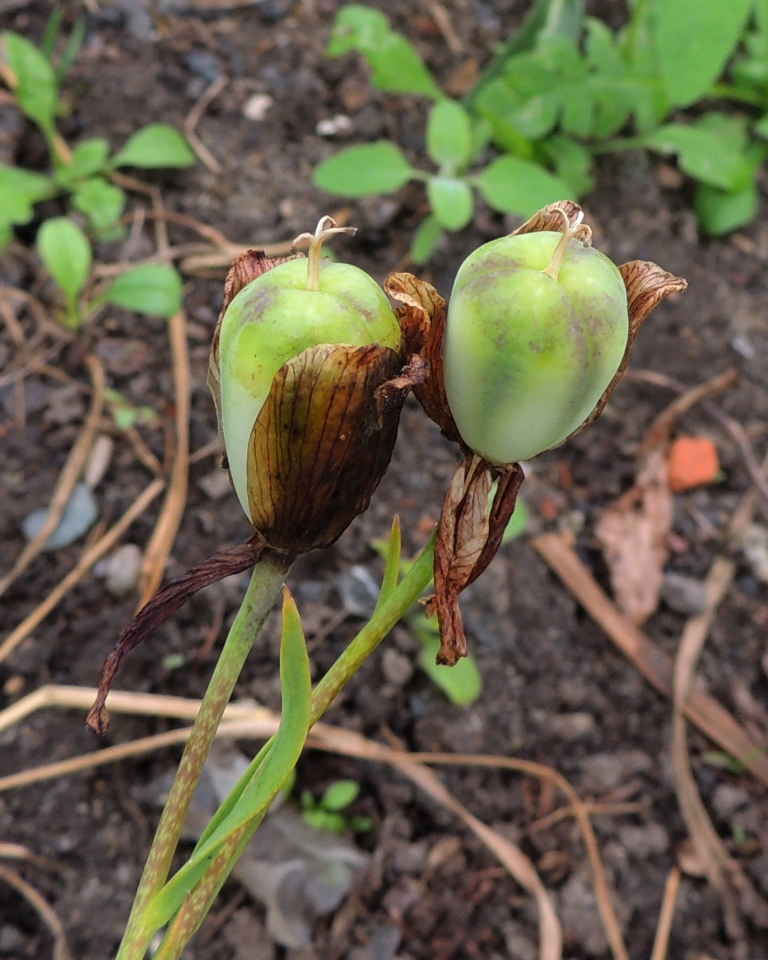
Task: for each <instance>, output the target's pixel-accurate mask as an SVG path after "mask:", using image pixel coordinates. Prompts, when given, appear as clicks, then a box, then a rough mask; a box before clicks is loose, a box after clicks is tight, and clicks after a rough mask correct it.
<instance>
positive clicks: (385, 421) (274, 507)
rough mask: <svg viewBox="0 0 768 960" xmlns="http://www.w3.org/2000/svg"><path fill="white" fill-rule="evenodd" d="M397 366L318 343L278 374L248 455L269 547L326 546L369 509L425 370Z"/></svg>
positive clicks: (390, 354) (363, 350) (396, 359)
mask: <svg viewBox="0 0 768 960" xmlns="http://www.w3.org/2000/svg"><path fill="white" fill-rule="evenodd" d="M402 367H403V364H402V360H401V358H400V355H399V354H398V353H396V352H395V351H394V350H390V349H388V348H387V347H381V346H379V345H377V344H371V345H369V346H366V347H350V346H345V345H340V344H321V345H320V346H317V347H311V348H309V349H307V350H304V351H303V352H302V353H300V354H299V355H298V356H297V357H295V358H294V359H293V360H291V361H289V362H288V363H286V364H285V365H284V366H283V367H282V368H281V369H280V371H279V372H278V374H277V375H276V376H275V378H274V380H273V382H272V388H271V390H270V392H269V395H268V397H267V399H266V401H265V403H264V406H263V407H262V409H261V412H260V413H259V415H258V417H257V419H256V423H255V424H254V428H253V431H252V433H251V439H250V446H249V451H248V472H247V477H248V496H249V500H250V502H251V510H252V520H253V524H254V527H255V528H256V529H257V530H259V531H260V532H261V533H262V535H263V536H264V537H265V538H266V540H267V541H268V542H269V543H270V545H271V546H273V547H275V548H277V549H280V550H285V551H287V552H289V553H304V552H305V551H307V550H312V549H314V548H315V547H325V546H328V545H330V544H331V543H333V542H334V541H335V540H336V539H337V538H338V537H339V536H340V535H341V534H342V533H343V531H344V530H345V529H346V528H347V526H349V524H350V522H351V521H352V520H353V519H354V518H355V517H356V516H357V515H358V514H359V513H362V512H363V511H364V510H365V509H366V508H367V507H368V504H369V502H370V499H371V496H372V494H373V492H374V490H375V489H376V487H377V486H378V484H379V481H380V480H381V478H382V476H383V475H384V472H385V471H386V469H387V466H388V465H389V461H390V459H391V456H392V449H393V447H394V444H395V439H396V437H397V428H398V422H399V413H400V410H401V408H402V405H403V402H404V400H405V397H406V394H407V392H408V390H409V389H410V387H411V385H412V383H413V382H414V380H417V379H420V378H423V377H424V376H426V370H425V369H423V367H421V368H420V370H419V372H417V371H416V370H415V369H414V370H412V371H411V375H409V376H403V375H402ZM398 374H400V378H399V379H398V380H395V379H394V378H395V376H396V375H398Z"/></svg>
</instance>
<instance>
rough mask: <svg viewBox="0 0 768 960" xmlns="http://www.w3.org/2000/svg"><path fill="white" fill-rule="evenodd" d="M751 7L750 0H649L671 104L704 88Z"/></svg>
mask: <svg viewBox="0 0 768 960" xmlns="http://www.w3.org/2000/svg"><path fill="white" fill-rule="evenodd" d="M751 7H752V0H727V2H715V3H707V2H702V0H656V2H654V4H653V16H652V20H651V22H652V29H653V38H654V46H655V49H656V54H657V57H658V64H659V71H660V73H661V76H662V77H663V79H664V83H665V85H666V88H667V91H668V93H669V97H670V99H671V100H672V102H673V103H674V104H676V105H677V106H681V107H686V106H689V105H690V104H692V103H695V102H696V101H697V100H699V99H700V98H701V97H702V96H703V95H704V94H706V93H707V91H708V90H709V88H710V86H711V85H712V84H713V83H714V82H715V80H717V78H718V77H719V76H720V75H721V73H722V72H723V69H724V68H725V65H726V63H727V61H728V60H729V58H730V57H731V56H732V54H733V51H734V48H735V47H736V44H737V42H738V40H739V37H740V36H741V34H742V32H743V30H744V27H745V26H746V22H747V17H748V16H749V13H750V9H751ZM693 38H695V42H692V40H693Z"/></svg>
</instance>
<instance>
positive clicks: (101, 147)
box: [56, 137, 109, 186]
mask: <svg viewBox="0 0 768 960" xmlns="http://www.w3.org/2000/svg"><path fill="white" fill-rule="evenodd" d="M108 166H109V144H108V143H107V141H106V140H102V139H101V138H100V137H94V138H93V139H92V140H83V142H82V143H78V145H77V146H76V147H75V148H74V150H73V151H72V160H71V162H70V163H68V164H65V165H61V166H60V167H59V169H58V170H57V172H56V179H57V181H58V182H59V183H61V184H62V185H67V186H69V185H71V184H73V183H76V182H77V181H78V180H84V179H85V178H86V177H90V176H92V175H93V174H94V173H101V171H102V170H105V169H106V168H107V167H108Z"/></svg>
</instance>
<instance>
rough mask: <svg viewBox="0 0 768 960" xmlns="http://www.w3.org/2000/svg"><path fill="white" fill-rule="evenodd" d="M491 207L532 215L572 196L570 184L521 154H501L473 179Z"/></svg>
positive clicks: (502, 210) (522, 214) (503, 211)
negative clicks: (513, 155) (516, 155)
mask: <svg viewBox="0 0 768 960" xmlns="http://www.w3.org/2000/svg"><path fill="white" fill-rule="evenodd" d="M474 182H475V184H476V186H477V188H478V189H479V190H480V193H481V194H482V195H483V197H484V198H485V200H486V202H487V203H488V204H489V206H491V207H493V209H494V210H499V211H501V212H502V213H516V214H518V215H519V216H521V217H530V216H532V215H533V214H534V213H535V212H536V211H537V210H539V209H541V207H544V206H546V205H547V204H548V203H553V202H554V201H555V200H564V199H567V198H569V197H570V195H571V192H572V191H571V190H570V188H569V186H568V184H567V183H565V182H564V181H563V180H561V179H560V178H559V177H556V176H554V174H551V173H548V172H547V171H546V170H543V169H542V168H541V167H539V166H537V165H536V164H535V163H531V162H530V161H528V160H521V159H520V158H519V157H510V156H506V157H498V158H497V159H496V160H493V161H492V162H491V163H489V164H488V166H487V167H486V168H485V170H483V171H482V173H480V174H478V176H477V177H476V178H475V179H474Z"/></svg>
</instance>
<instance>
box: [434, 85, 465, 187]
mask: <svg viewBox="0 0 768 960" xmlns="http://www.w3.org/2000/svg"><path fill="white" fill-rule="evenodd" d="M473 152H474V142H473V136H472V120H471V119H470V116H469V114H468V113H467V111H466V110H465V109H464V107H462V106H461V104H460V103H457V102H456V101H455V100H447V99H446V100H441V101H440V102H439V103H436V104H435V105H434V107H432V109H431V110H430V111H429V117H428V119H427V153H428V154H429V156H430V159H431V160H432V161H433V162H434V163H435V164H437V166H438V167H440V170H441V172H442V173H447V174H453V173H457V172H459V171H460V170H463V169H464V168H465V167H466V166H467V165H468V164H469V162H470V161H471V160H472V156H473Z"/></svg>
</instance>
